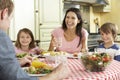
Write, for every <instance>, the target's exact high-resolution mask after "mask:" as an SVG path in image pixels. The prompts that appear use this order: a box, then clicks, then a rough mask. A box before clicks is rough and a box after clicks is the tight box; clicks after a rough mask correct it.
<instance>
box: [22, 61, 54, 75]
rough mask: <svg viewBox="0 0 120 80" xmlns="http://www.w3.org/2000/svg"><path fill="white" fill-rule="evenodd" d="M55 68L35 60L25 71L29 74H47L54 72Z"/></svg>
mask: <svg viewBox="0 0 120 80" xmlns="http://www.w3.org/2000/svg"><path fill="white" fill-rule="evenodd" d="M52 70H53V67H52V66H49V65H47V64H46V63H44V62H40V61H39V60H34V61H33V62H32V64H31V66H30V67H27V68H25V69H24V71H25V72H27V73H28V74H47V73H50V72H52Z"/></svg>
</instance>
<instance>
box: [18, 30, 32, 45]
mask: <svg viewBox="0 0 120 80" xmlns="http://www.w3.org/2000/svg"><path fill="white" fill-rule="evenodd" d="M19 39H20V44H21V46H29V44H30V42H31V41H32V38H31V36H30V35H29V34H28V33H25V32H21V33H20V36H19Z"/></svg>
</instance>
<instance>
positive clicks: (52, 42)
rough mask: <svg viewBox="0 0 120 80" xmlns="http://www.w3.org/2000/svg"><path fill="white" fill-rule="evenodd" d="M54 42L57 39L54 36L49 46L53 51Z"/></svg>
mask: <svg viewBox="0 0 120 80" xmlns="http://www.w3.org/2000/svg"><path fill="white" fill-rule="evenodd" d="M54 42H55V40H54V37H53V36H52V38H51V41H50V46H49V49H48V50H49V51H53V50H54Z"/></svg>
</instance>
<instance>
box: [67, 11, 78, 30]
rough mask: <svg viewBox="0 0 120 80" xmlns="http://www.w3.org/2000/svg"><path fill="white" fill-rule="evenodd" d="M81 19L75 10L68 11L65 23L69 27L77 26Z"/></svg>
mask: <svg viewBox="0 0 120 80" xmlns="http://www.w3.org/2000/svg"><path fill="white" fill-rule="evenodd" d="M79 22H80V21H79V20H78V18H77V15H76V14H75V13H74V12H68V13H67V15H66V19H65V23H66V26H67V28H68V29H72V28H75V27H76V26H77V24H78V23H79Z"/></svg>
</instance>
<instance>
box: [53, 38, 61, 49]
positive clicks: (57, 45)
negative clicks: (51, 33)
mask: <svg viewBox="0 0 120 80" xmlns="http://www.w3.org/2000/svg"><path fill="white" fill-rule="evenodd" d="M53 46H54V50H56V49H57V48H60V47H61V46H62V37H56V38H54V42H53Z"/></svg>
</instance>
